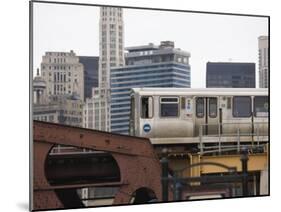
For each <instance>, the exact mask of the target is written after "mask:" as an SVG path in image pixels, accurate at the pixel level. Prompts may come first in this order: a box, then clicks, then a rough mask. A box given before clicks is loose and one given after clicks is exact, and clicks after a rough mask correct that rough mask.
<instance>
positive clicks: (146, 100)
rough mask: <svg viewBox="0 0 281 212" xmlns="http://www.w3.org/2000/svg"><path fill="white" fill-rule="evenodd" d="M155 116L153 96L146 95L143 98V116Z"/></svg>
mask: <svg viewBox="0 0 281 212" xmlns="http://www.w3.org/2000/svg"><path fill="white" fill-rule="evenodd" d="M152 117H153V98H152V97H151V96H145V97H142V98H141V118H144V119H147V118H152Z"/></svg>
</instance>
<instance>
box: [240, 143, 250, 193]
mask: <svg viewBox="0 0 281 212" xmlns="http://www.w3.org/2000/svg"><path fill="white" fill-rule="evenodd" d="M240 160H241V165H242V175H243V177H242V187H243V196H248V160H249V157H248V149H246V148H243V149H242V155H241V158H240Z"/></svg>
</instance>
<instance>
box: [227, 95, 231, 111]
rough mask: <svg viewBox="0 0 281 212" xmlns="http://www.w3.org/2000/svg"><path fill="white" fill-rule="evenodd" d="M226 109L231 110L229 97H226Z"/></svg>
mask: <svg viewBox="0 0 281 212" xmlns="http://www.w3.org/2000/svg"><path fill="white" fill-rule="evenodd" d="M227 109H231V97H227Z"/></svg>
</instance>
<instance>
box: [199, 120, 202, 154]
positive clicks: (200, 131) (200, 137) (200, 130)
mask: <svg viewBox="0 0 281 212" xmlns="http://www.w3.org/2000/svg"><path fill="white" fill-rule="evenodd" d="M202 130H203V129H202V125H200V128H199V139H200V153H201V155H203V143H202V133H203V132H202Z"/></svg>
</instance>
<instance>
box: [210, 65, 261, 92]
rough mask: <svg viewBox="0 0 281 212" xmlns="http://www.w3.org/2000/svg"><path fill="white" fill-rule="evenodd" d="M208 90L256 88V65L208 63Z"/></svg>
mask: <svg viewBox="0 0 281 212" xmlns="http://www.w3.org/2000/svg"><path fill="white" fill-rule="evenodd" d="M206 87H207V88H255V87H256V71H255V63H229V62H228V63H221V62H219V63H213V62H208V63H207V74H206Z"/></svg>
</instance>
